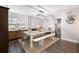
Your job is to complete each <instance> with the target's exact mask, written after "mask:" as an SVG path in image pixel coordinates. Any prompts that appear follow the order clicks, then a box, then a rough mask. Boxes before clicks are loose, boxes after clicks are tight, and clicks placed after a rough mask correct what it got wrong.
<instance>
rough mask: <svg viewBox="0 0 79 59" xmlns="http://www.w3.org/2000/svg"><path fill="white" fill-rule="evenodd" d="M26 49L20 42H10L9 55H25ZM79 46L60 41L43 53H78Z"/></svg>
mask: <svg viewBox="0 0 79 59" xmlns="http://www.w3.org/2000/svg"><path fill="white" fill-rule="evenodd" d="M24 52H25V51H24V49H23V48H22V47H21V45H20V44H19V42H18V40H13V41H10V42H9V53H24ZM78 52H79V44H77V43H72V42H69V41H65V40H59V41H57V42H56V43H55V44H53V45H52V46H50V47H49V48H47V49H46V50H44V51H42V53H78Z"/></svg>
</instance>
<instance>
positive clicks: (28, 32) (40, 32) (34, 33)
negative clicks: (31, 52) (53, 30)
mask: <svg viewBox="0 0 79 59" xmlns="http://www.w3.org/2000/svg"><path fill="white" fill-rule="evenodd" d="M48 32H50V31H24V32H23V33H26V34H27V35H29V36H30V48H33V37H34V36H35V35H42V34H44V33H48Z"/></svg>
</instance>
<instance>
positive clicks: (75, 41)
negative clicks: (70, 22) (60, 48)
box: [61, 37, 79, 43]
mask: <svg viewBox="0 0 79 59" xmlns="http://www.w3.org/2000/svg"><path fill="white" fill-rule="evenodd" d="M61 39H62V40H67V41H70V42H74V43H79V42H78V41H77V40H72V39H68V38H63V37H61Z"/></svg>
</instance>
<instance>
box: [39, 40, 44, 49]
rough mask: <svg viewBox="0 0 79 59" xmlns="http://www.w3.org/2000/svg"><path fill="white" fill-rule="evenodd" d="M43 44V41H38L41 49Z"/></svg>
mask: <svg viewBox="0 0 79 59" xmlns="http://www.w3.org/2000/svg"><path fill="white" fill-rule="evenodd" d="M43 42H44V40H41V41H39V45H41V46H42V48H43Z"/></svg>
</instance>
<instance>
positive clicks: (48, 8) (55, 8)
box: [8, 5, 79, 15]
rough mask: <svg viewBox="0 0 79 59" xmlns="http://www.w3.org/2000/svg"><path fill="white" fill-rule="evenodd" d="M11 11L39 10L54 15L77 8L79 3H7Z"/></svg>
mask: <svg viewBox="0 0 79 59" xmlns="http://www.w3.org/2000/svg"><path fill="white" fill-rule="evenodd" d="M8 7H9V8H10V11H11V12H15V13H20V14H27V15H36V14H37V13H38V12H39V10H41V11H43V12H44V13H45V14H48V15H56V14H58V13H61V12H64V11H70V10H73V9H78V8H79V5H8Z"/></svg>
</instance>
